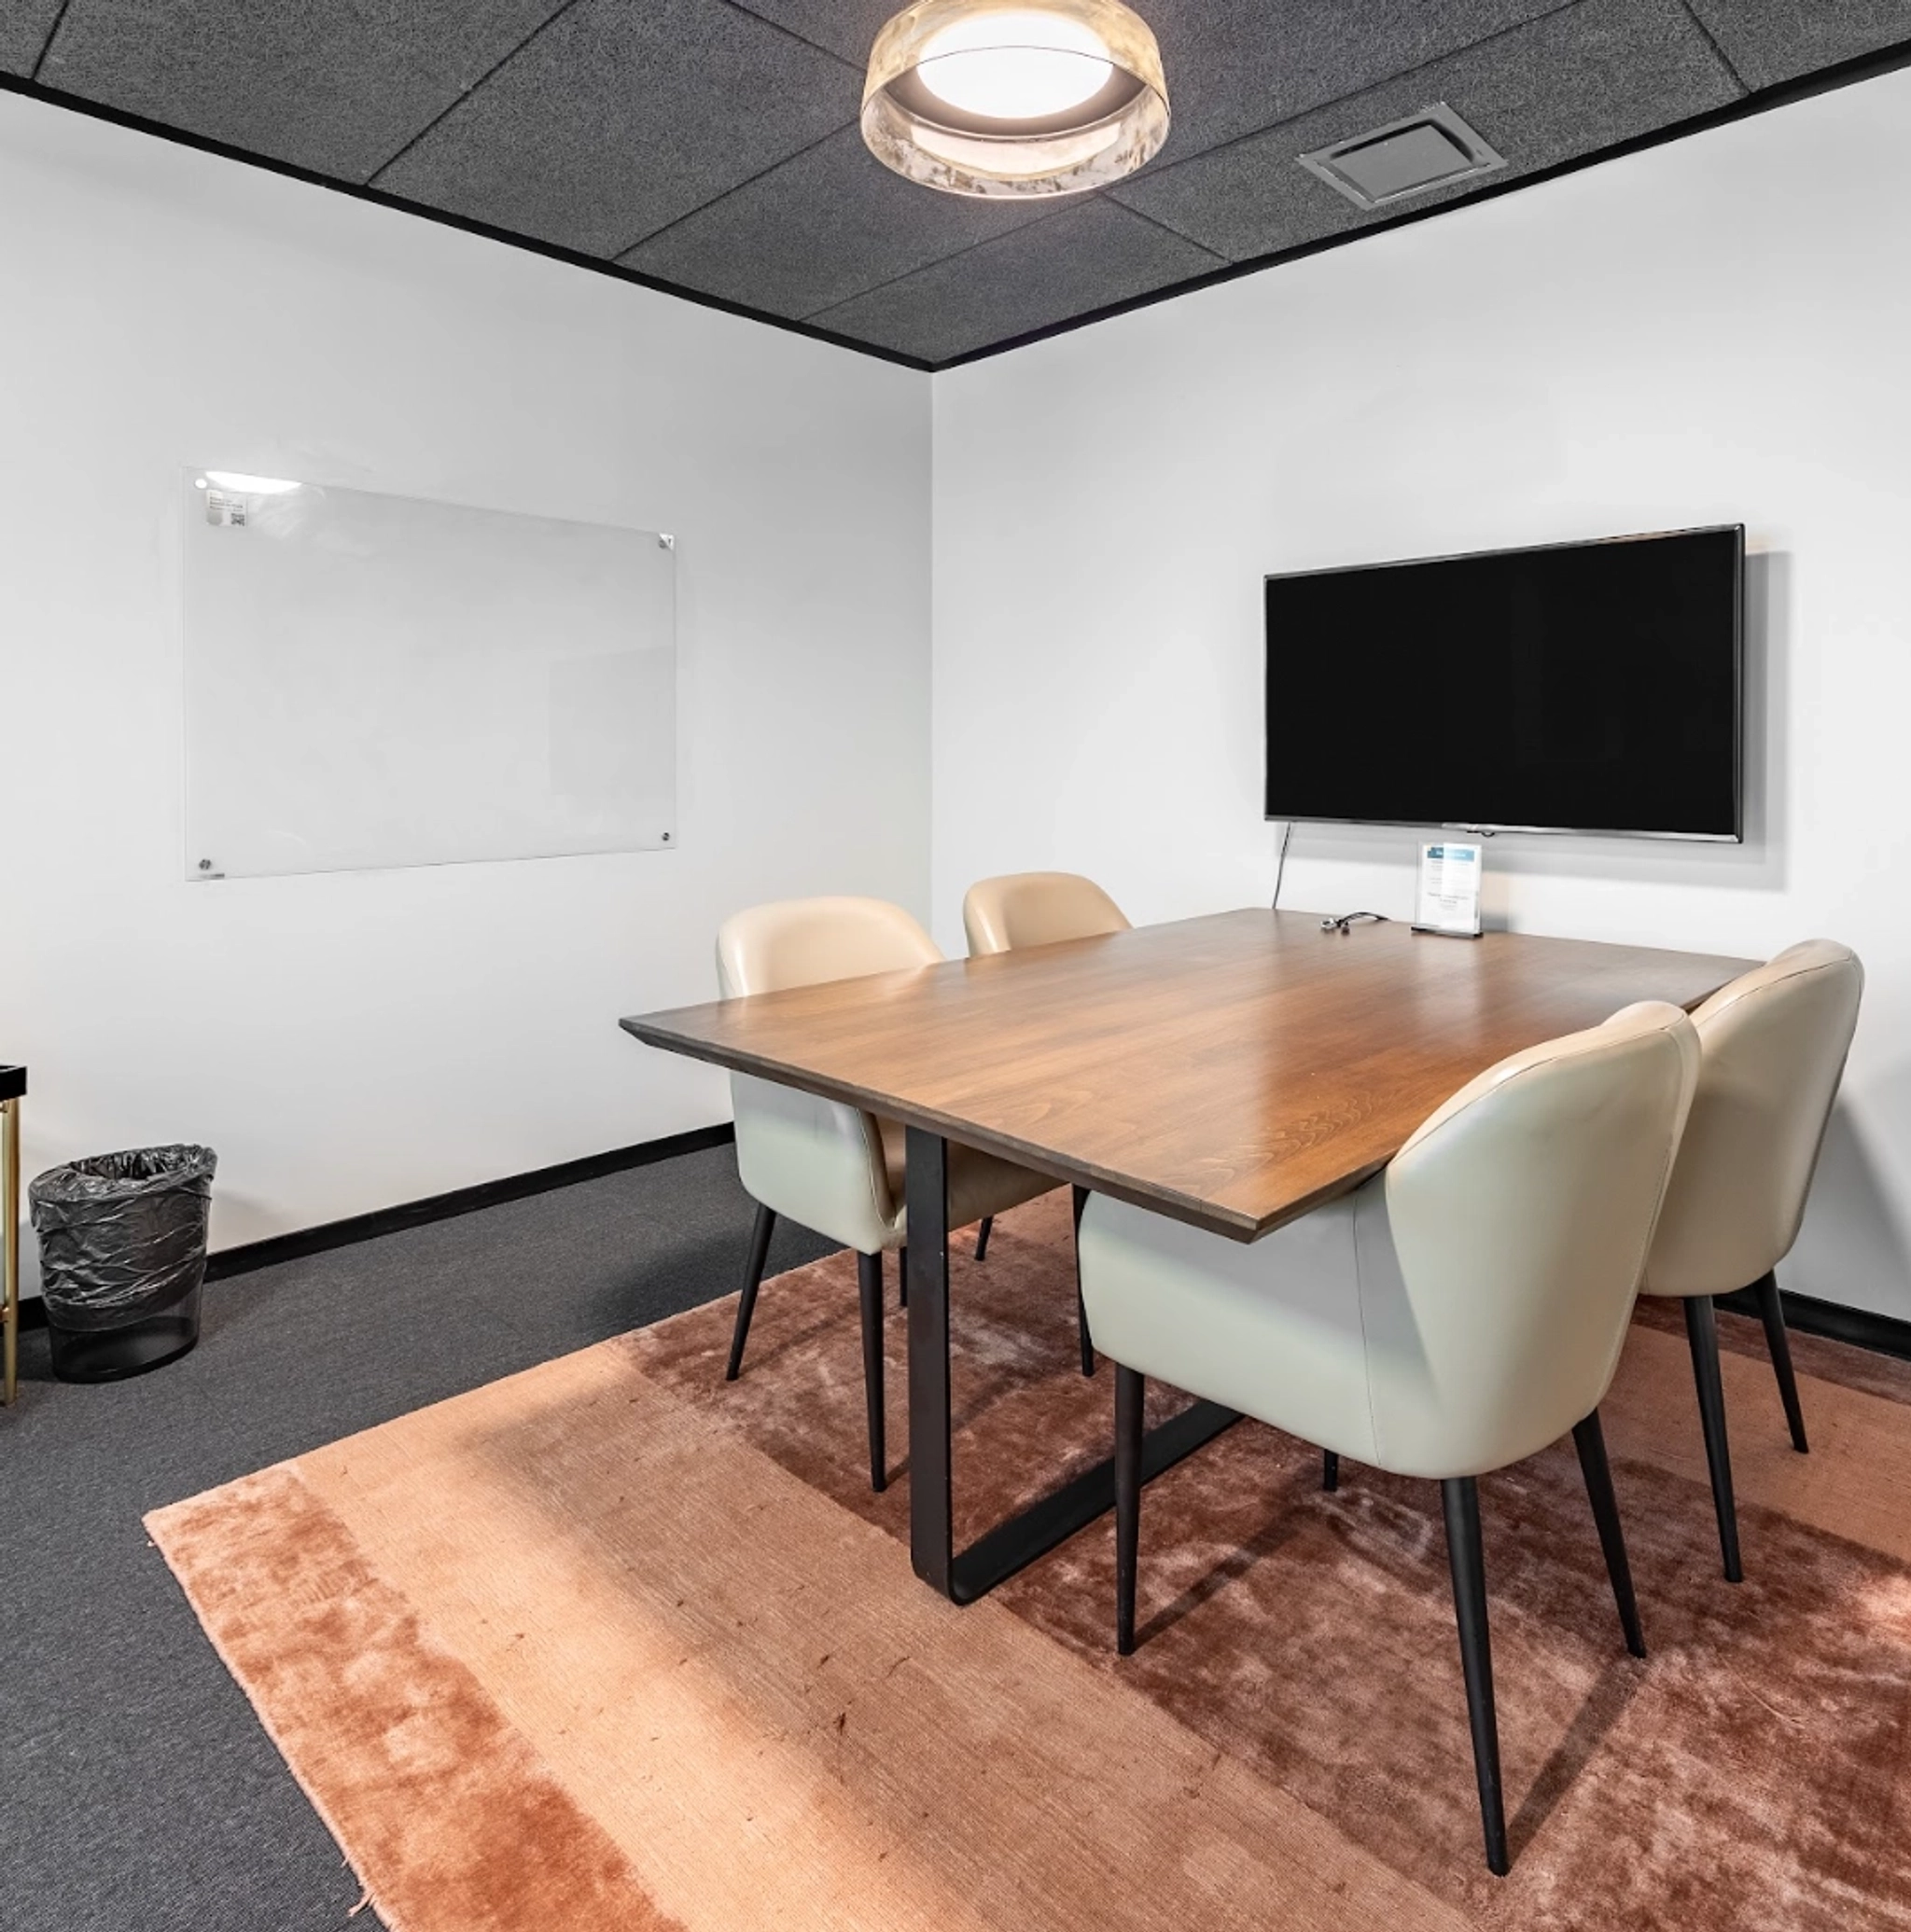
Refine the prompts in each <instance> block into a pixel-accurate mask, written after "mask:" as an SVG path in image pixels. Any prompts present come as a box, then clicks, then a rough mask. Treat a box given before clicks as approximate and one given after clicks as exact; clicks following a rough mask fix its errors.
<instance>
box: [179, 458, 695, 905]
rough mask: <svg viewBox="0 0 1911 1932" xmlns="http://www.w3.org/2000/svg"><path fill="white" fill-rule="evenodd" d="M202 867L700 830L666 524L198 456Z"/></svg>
mask: <svg viewBox="0 0 1911 1932" xmlns="http://www.w3.org/2000/svg"><path fill="white" fill-rule="evenodd" d="M181 488H182V490H183V491H184V493H185V531H186V560H185V602H186V610H185V618H186V625H185V629H186V838H187V849H186V871H187V876H188V878H195V879H207V878H221V877H224V878H233V877H244V876H247V875H254V876H257V875H258V874H262V873H278V872H323V871H337V870H342V869H348V868H365V867H381V866H425V865H442V864H449V863H453V862H455V861H458V860H467V859H501V858H539V857H549V856H554V855H559V854H565V853H584V852H629V851H636V850H642V849H646V848H649V847H661V846H668V845H670V844H672V843H673V842H674V840H675V833H676V810H677V617H676V557H675V554H674V552H673V549H672V548H671V543H670V539H669V538H667V537H660V536H659V535H657V534H656V533H655V532H653V531H643V530H621V529H613V528H611V527H609V526H607V525H604V524H596V523H566V522H560V521H556V520H555V519H552V518H546V517H521V516H513V515H510V514H508V513H506V512H504V511H500V510H481V509H468V508H466V507H462V506H460V505H457V504H450V503H427V502H425V501H422V500H420V499H418V498H414V497H405V496H381V495H376V494H373V493H370V492H369V491H363V490H338V489H333V488H331V487H330V486H329V485H320V484H313V483H294V482H292V481H291V480H289V479H284V480H277V479H272V478H269V477H248V476H239V475H234V474H232V473H230V472H227V471H222V470H201V469H193V470H188V471H187V472H186V473H185V476H184V479H183V480H182V483H181Z"/></svg>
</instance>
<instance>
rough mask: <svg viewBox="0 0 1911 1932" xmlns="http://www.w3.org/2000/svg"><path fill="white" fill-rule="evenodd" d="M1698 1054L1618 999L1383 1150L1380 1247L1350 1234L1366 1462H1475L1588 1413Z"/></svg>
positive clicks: (1633, 1288)
mask: <svg viewBox="0 0 1911 1932" xmlns="http://www.w3.org/2000/svg"><path fill="white" fill-rule="evenodd" d="M1698 1061H1699V1047H1698V1036H1697V1035H1696V1034H1695V1032H1694V1030H1693V1025H1692V1022H1691V1021H1690V1020H1689V1019H1687V1017H1686V1016H1685V1015H1684V1014H1683V1013H1682V1012H1681V1011H1680V1009H1679V1008H1677V1007H1673V1006H1667V1005H1665V1004H1664V1003H1662V1002H1657V1001H1653V1002H1648V1003H1645V1004H1642V1005H1639V1006H1634V1007H1627V1008H1625V1010H1624V1011H1622V1012H1619V1013H1615V1014H1614V1015H1613V1016H1612V1018H1611V1019H1610V1020H1609V1021H1607V1022H1605V1024H1604V1025H1601V1026H1596V1027H1593V1028H1591V1029H1589V1030H1588V1031H1586V1032H1584V1033H1577V1034H1569V1035H1567V1036H1566V1037H1565V1038H1563V1039H1557V1040H1550V1041H1548V1042H1546V1043H1545V1044H1544V1045H1542V1046H1539V1047H1534V1048H1531V1049H1528V1050H1527V1051H1526V1052H1524V1053H1517V1054H1514V1055H1513V1057H1512V1058H1511V1059H1508V1060H1503V1061H1501V1062H1500V1064H1499V1065H1498V1066H1495V1067H1492V1068H1490V1069H1489V1070H1488V1071H1487V1072H1486V1073H1484V1074H1482V1075H1481V1076H1480V1077H1478V1078H1477V1079H1475V1080H1473V1081H1472V1082H1471V1083H1470V1084H1469V1085H1467V1086H1466V1087H1463V1088H1462V1089H1461V1090H1460V1091H1459V1092H1458V1093H1457V1094H1455V1095H1454V1096H1453V1098H1452V1099H1451V1100H1449V1101H1448V1102H1447V1103H1446V1104H1445V1105H1444V1106H1442V1107H1440V1108H1439V1109H1438V1110H1437V1111H1436V1112H1434V1113H1433V1114H1432V1115H1431V1116H1430V1117H1429V1119H1427V1120H1426V1121H1424V1122H1423V1123H1422V1125H1421V1126H1420V1127H1419V1128H1418V1130H1417V1131H1416V1133H1414V1134H1413V1136H1412V1137H1411V1138H1410V1139H1409V1140H1408V1141H1407V1143H1406V1145H1405V1146H1404V1147H1402V1149H1401V1151H1400V1153H1399V1154H1398V1155H1396V1156H1395V1158H1394V1160H1393V1161H1392V1162H1391V1163H1390V1164H1389V1166H1388V1169H1387V1180H1386V1207H1387V1220H1388V1225H1389V1228H1390V1232H1391V1241H1390V1242H1389V1241H1387V1240H1385V1239H1379V1240H1375V1239H1373V1238H1371V1230H1367V1229H1366V1228H1365V1227H1363V1226H1362V1225H1361V1224H1360V1223H1357V1229H1356V1241H1357V1244H1358V1248H1359V1266H1360V1313H1361V1321H1362V1325H1363V1328H1364V1331H1365V1337H1366V1346H1367V1358H1368V1392H1369V1399H1370V1401H1371V1403H1372V1405H1373V1422H1374V1439H1375V1444H1376V1449H1377V1452H1378V1453H1377V1457H1376V1460H1377V1461H1378V1462H1379V1464H1380V1465H1381V1466H1383V1467H1385V1468H1388V1469H1395V1470H1399V1471H1401V1472H1402V1473H1404V1474H1428V1473H1432V1474H1439V1475H1446V1476H1458V1475H1467V1474H1479V1473H1481V1472H1483V1471H1485V1470H1487V1469H1492V1468H1499V1467H1501V1466H1504V1465H1506V1464H1508V1463H1512V1462H1516V1461H1518V1460H1519V1459H1520V1458H1522V1457H1524V1456H1527V1455H1531V1454H1532V1453H1534V1452H1536V1451H1537V1450H1539V1449H1541V1448H1543V1447H1544V1446H1545V1445H1546V1444H1547V1443H1549V1442H1552V1441H1554V1440H1555V1439H1557V1438H1559V1437H1560V1436H1562V1435H1564V1434H1565V1433H1566V1432H1567V1431H1568V1430H1569V1429H1570V1428H1571V1427H1573V1426H1574V1425H1576V1424H1577V1423H1579V1422H1580V1421H1581V1420H1582V1419H1583V1418H1584V1417H1585V1416H1586V1415H1588V1414H1590V1413H1591V1412H1592V1411H1593V1410H1594V1409H1596V1408H1597V1406H1598V1403H1599V1401H1600V1398H1601V1397H1603V1396H1604V1395H1605V1393H1606V1388H1607V1385H1608V1383H1610V1382H1611V1379H1612V1372H1613V1370H1614V1369H1615V1368H1616V1367H1617V1366H1618V1362H1619V1351H1620V1347H1621V1345H1622V1343H1623V1342H1624V1341H1625V1330H1626V1326H1627V1323H1628V1321H1629V1319H1630V1316H1631V1313H1632V1305H1633V1300H1634V1297H1635V1296H1636V1294H1637V1292H1638V1289H1639V1275H1640V1272H1641V1271H1642V1270H1643V1268H1644V1266H1645V1259H1646V1253H1647V1249H1648V1247H1649V1245H1650V1243H1651V1241H1652V1235H1653V1224H1654V1223H1655V1222H1656V1220H1657V1219H1658V1216H1659V1210H1660V1206H1661V1203H1662V1202H1663V1201H1664V1199H1665V1194H1666V1188H1667V1181H1668V1179H1669V1177H1670V1175H1671V1173H1672V1166H1673V1161H1674V1157H1675V1155H1676V1153H1677V1150H1678V1146H1679V1135H1680V1131H1681V1128H1682V1127H1683V1126H1684V1123H1685V1116H1686V1110H1687V1108H1688V1107H1689V1106H1690V1105H1691V1103H1692V1094H1693V1089H1694V1086H1695V1082H1696V1079H1697V1076H1698ZM1363 1218H1364V1217H1363ZM1374 1218H1375V1219H1377V1216H1376V1217H1374ZM1389 1277H1390V1278H1389Z"/></svg>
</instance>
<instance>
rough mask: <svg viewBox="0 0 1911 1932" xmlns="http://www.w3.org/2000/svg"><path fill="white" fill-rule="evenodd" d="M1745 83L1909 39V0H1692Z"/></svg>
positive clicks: (1764, 82)
mask: <svg viewBox="0 0 1911 1932" xmlns="http://www.w3.org/2000/svg"><path fill="white" fill-rule="evenodd" d="M1692 5H1693V11H1694V12H1695V13H1696V14H1697V15H1698V17H1699V19H1700V20H1702V21H1704V22H1705V23H1706V25H1707V26H1708V27H1709V29H1710V30H1711V33H1712V36H1713V38H1714V39H1716V40H1717V41H1718V43H1719V45H1720V47H1721V48H1723V49H1724V54H1725V58H1726V59H1727V60H1728V61H1730V62H1731V63H1732V64H1733V65H1734V66H1735V67H1737V69H1738V73H1739V76H1740V77H1741V78H1742V79H1743V80H1744V82H1745V84H1746V86H1747V87H1753V88H1761V87H1775V86H1777V85H1778V82H1780V81H1783V80H1795V79H1797V78H1798V76H1801V75H1804V74H1810V73H1813V72H1815V71H1816V70H1817V69H1818V68H1820V67H1833V66H1835V65H1836V64H1837V63H1839V62H1840V61H1851V60H1856V59H1857V58H1858V56H1859V55H1860V54H1868V53H1875V52H1876V51H1877V49H1879V48H1884V47H1891V46H1895V45H1896V44H1897V43H1898V42H1900V41H1911V0H1692Z"/></svg>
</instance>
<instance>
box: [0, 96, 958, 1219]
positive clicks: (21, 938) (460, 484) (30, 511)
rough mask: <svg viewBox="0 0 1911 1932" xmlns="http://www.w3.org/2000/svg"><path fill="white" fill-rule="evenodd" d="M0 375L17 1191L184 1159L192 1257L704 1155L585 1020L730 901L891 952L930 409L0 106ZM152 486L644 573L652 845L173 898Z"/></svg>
mask: <svg viewBox="0 0 1911 1932" xmlns="http://www.w3.org/2000/svg"><path fill="white" fill-rule="evenodd" d="M0 370H4V371H5V384H6V408H5V412H4V418H0V423H4V427H0V785H4V787H5V811H6V823H5V825H4V827H0V1058H17V1059H23V1060H25V1061H27V1062H28V1063H30V1068H31V1077H32V1081H33V1091H32V1092H31V1094H30V1096H29V1099H28V1102H27V1105H26V1109H25V1116H24V1118H25V1123H26V1141H25V1160H26V1166H27V1171H28V1172H29V1173H32V1172H35V1171H36V1170H37V1169H39V1168H41V1167H44V1166H47V1165H49V1164H51V1163H52V1162H53V1161H58V1160H62V1159H66V1158H70V1157H71V1156H73V1155H77V1154H80V1153H87V1152H100V1151H104V1150H105V1149H106V1148H109V1147H126V1146H133V1145H138V1144H142V1143H148V1142H157V1141H163V1140H170V1139H194V1140H203V1141H206V1142H209V1143H211V1144H212V1145H213V1146H214V1147H216V1148H217V1149H218V1151H219V1154H220V1156H221V1168H220V1174H219V1184H218V1188H217V1192H216V1220H215V1227H214V1240H215V1244H216V1245H225V1244H231V1243H235V1242H243V1241H247V1240H252V1239H256V1238H258V1237H259V1236H262V1235H267V1234H271V1233H273V1232H277V1231H280V1230H286V1229H290V1228H299V1227H305V1226H310V1225H313V1224H314V1223H318V1222H322V1221H326V1220H328V1219H331V1218H334V1217H336V1216H344V1215H351V1214H356V1213H359V1212H363V1211H365V1210H367V1209H370V1208H375V1207H378V1206H380V1205H383V1204H386V1203H389V1202H397V1201H405V1200H411V1199H416V1198H417V1197H419V1196H421V1195H425V1194H429V1193H433V1192H437V1191H439V1190H440V1189H444V1188H455V1187H459V1186H464V1185H467V1184H469V1183H473V1182H477V1181H481V1180H484V1179H486V1178H489V1177H493V1176H496V1175H500V1174H515V1173H521V1172H523V1171H524V1170H526V1169H529V1168H535V1167H538V1166H542V1165H545V1164H548V1163H551V1162H555V1161H564V1160H566V1159H569V1158H571V1157H574V1156H578V1155H583V1154H590V1153H594V1152H598V1151H601V1150H603V1149H606V1148H609V1147H620V1146H623V1145H626V1144H628V1143H632V1142H635V1141H641V1140H646V1139H649V1138H651V1137H653V1136H657V1135H662V1134H666V1133H674V1132H677V1131H679V1130H682V1129H685V1128H689V1127H693V1126H698V1125H702V1124H704V1123H708V1122H711V1121H715V1120H718V1119H723V1118H726V1117H727V1113H728V1095H727V1091H726V1090H725V1088H724V1084H723V1082H722V1080H721V1077H718V1076H716V1075H714V1074H712V1073H710V1072H708V1071H707V1070H704V1069H701V1068H698V1067H696V1066H694V1065H692V1064H691V1063H688V1062H685V1061H682V1060H677V1059H673V1058H669V1057H666V1056H664V1055H662V1054H658V1053H653V1052H650V1051H649V1050H648V1049H643V1048H640V1047H638V1046H637V1045H636V1043H635V1041H633V1040H631V1039H630V1038H628V1037H627V1036H626V1035H623V1034H621V1033H620V1032H618V1030H617V1027H616V1021H617V1017H618V1016H619V1015H620V1014H621V1013H628V1012H634V1011H638V1010H642V1009H644V1008H655V1007H660V1006H668V1005H672V1004H676V1003H682V1002H689V1001H692V1000H699V999H704V998H708V997H711V996H713V994H714V992H715V988H714V984H713V970H712V966H711V952H710V948H711V940H712V937H713V934H714V931H715V928H716V925H717V924H718V921H719V919H721V918H722V916H723V915H724V914H725V913H727V912H729V911H730V910H732V909H734V908H735V907H737V906H740V905H745V904H748V903H750V902H752V901H754V900H758V899H762V898H766V897H779V896H782V895H785V894H790V893H802V892H811V891H856V892H870V893H878V894H882V895H884V896H886V897H891V898H895V899H899V900H900V901H902V902H903V903H905V904H907V905H909V906H911V907H912V908H914V910H917V911H919V912H925V913H926V912H927V910H928V890H927V886H928V540H929V521H928V486H929V394H928V391H929V385H928V380H927V379H926V378H925V377H923V376H921V375H919V374H915V373H913V372H910V371H906V370H902V369H898V368H890V367H887V366H886V365H884V364H881V363H878V362H875V361H873V360H871V359H869V358H867V357H862V356H858V355H854V354H848V353H845V352H843V351H840V350H836V349H832V348H829V347H825V346H823V345H821V344H817V343H811V342H807V341H802V340H800V339H798V338H796V337H793V336H790V335H788V334H784V333H781V332H778V331H774V330H771V329H768V328H764V327H760V325H757V324H753V323H748V322H745V321H741V320H735V319H732V318H731V317H728V316H725V315H720V314H716V313H711V312H709V311H707V310H704V309H700V308H696V307H693V306H691V305H690V304H688V303H685V302H681V301H677V300H675V299H670V298H667V297H664V296H660V295H655V294H652V293H649V291H646V290H642V289H637V288H634V287H628V286H624V285H619V284H616V283H612V282H609V281H605V280H601V279H598V278H595V277H593V276H590V275H587V274H583V273H580V272H579V271H577V270H575V269H570V268H565V267H562V266H559V265H557V264H555V263H551V262H547V261H543V260H541V259H539V258H537V257H533V256H530V255H527V254H524V253H522V252H519V251H514V250H512V249H509V248H506V247H501V246H497V245H495V244H493V243H487V242H483V241H480V240H477V239H475V238H473V237H469V236H466V235H461V234H458V233H455V232H453V231H452V230H450V229H443V228H439V227H436V226H434V225H431V224H428V223H425V222H421V221H418V220H416V219H413V218H411V217H409V216H404V215H396V214H390V213H387V212H385V211H384V210H381V209H377V208H374V207H370V206H367V205H364V204H360V203H357V202H352V201H349V200H347V199H345V198H343V197H341V196H337V195H333V194H329V193H327V192H325V191H323V190H320V189H315V188H305V187H302V186H300V185H298V184H296V183H292V182H288V181H285V180H280V179H277V178H274V177H272V176H271V175H268V174H262V173H259V172H258V171H255V170H251V169H247V168H244V167H241V166H237V165H234V164H231V163H229V162H224V161H220V160H215V159H212V158H209V157H206V156H202V155H197V154H193V153H190V152H188V151H187V150H185V149H182V148H178V147H174V146H167V145H165V144H163V143H160V142H157V141H152V140H148V139H145V138H143V137H140V136H138V135H134V134H132V133H127V132H121V131H119V130H117V129H113V128H109V127H105V126H103V125H101V124H99V123H96V122H91V121H88V120H84V119H81V118H76V117H73V116H69V115H64V114H61V113H59V112H56V111H55V110H52V109H50V108H48V107H45V106H42V105H40V104H35V103H30V102H26V101H22V100H20V99H18V98H15V97H11V96H0ZM188 463H215V464H223V465H226V466H230V467H233V468H238V469H245V470H251V471H255V472H261V473H265V474H269V475H273V474H275V475H293V476H301V477H307V478H311V479H313V480H320V481H328V482H333V483H342V484H355V485H358V486H361V487H367V488H373V489H379V490H387V491H395V492H398V493H409V494H417V495H427V496H438V497H442V498H446V499H449V500H453V501H458V502H465V503H471V504H480V505H485V506H490V507H498V508H504V509H513V510H522V511H527V512H537V513H541V514H545V515H551V516H558V517H573V518H580V519H585V520H591V521H610V522H625V523H631V524H635V525H637V526H639V527H644V528H653V529H664V530H669V531H672V532H674V533H675V534H676V535H677V557H678V598H679V635H680V646H681V672H680V700H679V702H680V726H679V750H680V755H681V779H680V785H681V790H680V813H679V819H678V838H679V840H680V841H681V842H680V845H679V846H678V849H677V850H675V851H673V852H669V853H642V854H634V855H620V856H614V857H592V858H576V859H560V860H544V861H536V862H528V863H516V864H500V865H467V866H450V867H443V868H438V869H422V870H407V871H386V872H372V873H356V874H336V875H330V876H314V877H303V878H291V879H280V880H256V881H233V882H230V883H221V884H216V885H188V884H186V883H183V882H182V880H181V876H180V874H181V869H182V868H181V852H180V841H181V827H180V795H181V717H180V636H179V627H178V619H177V608H178V591H179V583H178V578H179V565H178V550H179V535H178V529H177V525H176V521H175V518H176V507H175V501H174V498H175V494H176V477H177V471H178V468H179V466H182V465H184V464H188Z"/></svg>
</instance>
